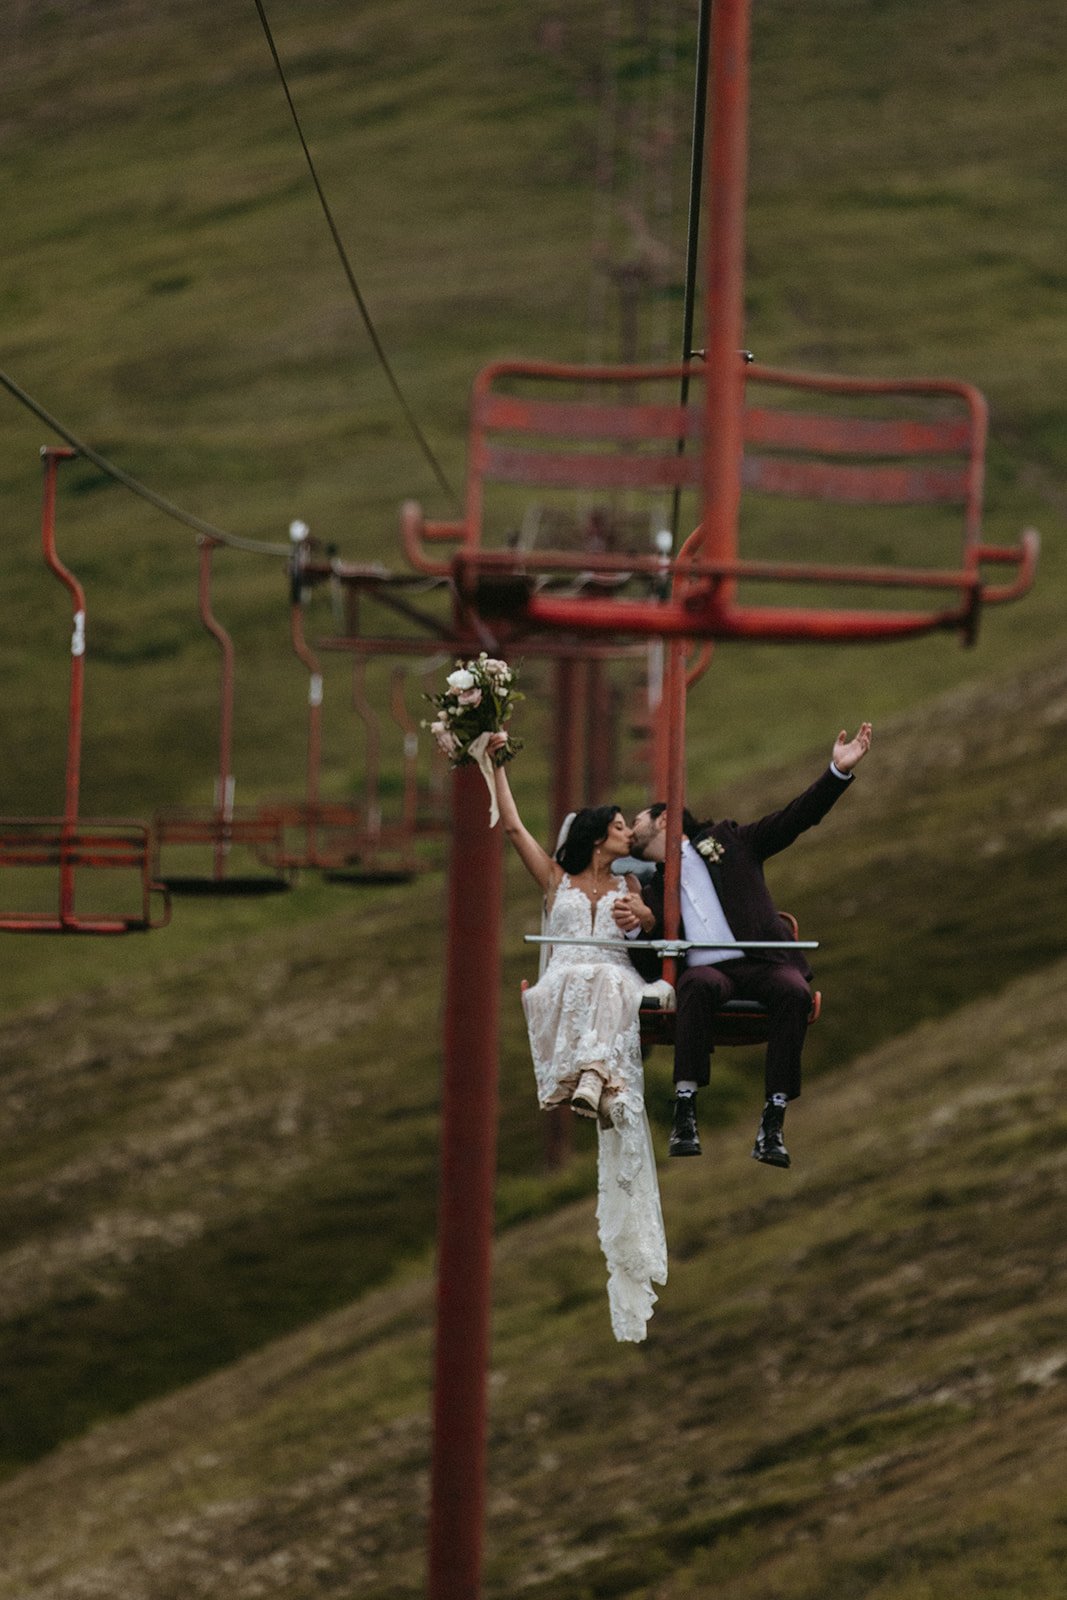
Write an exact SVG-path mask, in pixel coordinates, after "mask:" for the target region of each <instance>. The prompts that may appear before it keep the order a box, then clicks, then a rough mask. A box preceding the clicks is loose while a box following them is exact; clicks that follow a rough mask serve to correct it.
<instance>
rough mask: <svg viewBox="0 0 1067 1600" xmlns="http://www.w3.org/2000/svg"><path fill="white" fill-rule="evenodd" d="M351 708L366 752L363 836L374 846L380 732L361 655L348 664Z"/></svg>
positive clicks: (379, 811) (379, 822) (378, 825)
mask: <svg viewBox="0 0 1067 1600" xmlns="http://www.w3.org/2000/svg"><path fill="white" fill-rule="evenodd" d="M352 706H353V709H354V710H355V712H356V714H357V716H358V717H359V720H360V722H362V724H363V729H364V732H365V734H366V743H367V753H366V764H365V766H364V770H363V783H364V789H363V792H364V797H365V798H364V809H363V825H364V828H365V829H366V833H367V837H368V839H370V840H371V841H373V842H374V843H375V844H376V843H377V842H378V840H379V839H380V837H381V831H382V801H381V788H380V774H381V758H382V733H381V723H380V721H379V719H378V713H377V712H376V711H375V709H374V707H373V706H372V705H371V703H370V700H369V699H368V697H367V663H366V660H365V659H364V657H363V656H356V657H355V658H354V660H353V662H352Z"/></svg>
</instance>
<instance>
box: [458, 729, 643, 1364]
mask: <svg viewBox="0 0 1067 1600" xmlns="http://www.w3.org/2000/svg"><path fill="white" fill-rule="evenodd" d="M504 738H505V736H504V735H503V734H496V735H494V736H493V738H492V739H491V740H490V741H489V750H490V753H492V752H493V751H494V750H497V749H501V748H503V744H504ZM495 779H496V792H497V801H498V804H499V807H500V816H501V819H502V821H503V824H504V830H505V832H506V833H507V836H508V838H509V839H510V840H511V842H512V844H513V845H514V846H515V849H516V851H517V852H518V854H519V857H520V859H521V861H522V863H523V865H524V866H525V867H526V869H527V871H528V872H529V873H530V875H531V876H532V877H533V878H534V879H535V880H536V882H537V884H538V885H539V887H540V889H541V891H542V893H543V894H544V897H545V908H546V923H545V931H546V933H548V934H549V935H553V934H554V935H556V936H557V937H558V938H561V939H562V938H570V939H591V938H592V939H598V940H605V941H609V943H608V944H607V945H585V946H583V945H571V944H559V945H553V946H549V947H547V948H548V949H549V950H550V951H551V954H550V956H549V959H548V962H547V965H546V966H545V967H544V969H543V971H542V975H541V977H540V978H539V979H538V981H537V983H535V984H534V985H533V987H532V988H529V989H527V990H526V991H525V992H524V994H523V1007H524V1009H525V1012H526V1026H527V1029H528V1031H529V1035H530V1050H531V1053H532V1055H533V1063H534V1073H535V1075H536V1078H537V1095H538V1099H539V1101H540V1103H541V1105H542V1106H543V1107H545V1108H548V1107H550V1106H556V1105H560V1104H563V1103H565V1102H569V1103H570V1105H571V1108H572V1110H574V1111H575V1112H576V1113H577V1114H578V1115H579V1116H585V1117H595V1118H596V1119H597V1122H598V1140H599V1175H598V1191H599V1193H598V1203H597V1226H598V1231H599V1235H600V1245H601V1249H602V1250H603V1252H604V1257H605V1260H606V1262H607V1266H608V1303H609V1306H610V1310H611V1326H612V1331H613V1332H614V1334H615V1337H616V1339H622V1340H631V1341H634V1342H639V1341H640V1340H642V1339H644V1337H645V1333H646V1324H647V1322H648V1319H649V1317H650V1316H651V1315H652V1307H653V1305H654V1304H655V1302H656V1294H655V1292H654V1291H653V1288H652V1284H653V1282H655V1283H659V1284H663V1283H666V1281H667V1243H666V1238H665V1236H664V1231H663V1214H662V1212H661V1210H660V1202H659V1187H658V1184H657V1181H656V1162H655V1155H654V1153H653V1149H652V1139H651V1134H650V1132H649V1126H648V1118H647V1116H646V1114H645V1099H644V1071H643V1067H642V1062H641V1039H640V1029H639V1025H638V1016H637V1012H638V1007H639V1005H640V1002H641V993H642V990H643V989H644V987H645V985H644V982H643V980H642V979H641V977H640V976H639V974H638V973H637V972H636V971H635V969H634V967H633V966H632V965H631V963H630V959H629V956H628V955H627V953H626V941H625V939H624V938H623V935H622V932H621V930H620V927H619V926H618V924H617V922H616V914H617V913H619V914H622V912H623V908H625V907H626V906H627V905H628V903H629V899H630V897H631V896H634V895H637V894H638V893H639V889H638V885H637V882H636V880H635V879H632V878H628V879H625V880H624V879H620V878H617V877H615V876H614V875H613V874H612V871H611V866H612V862H614V861H618V860H619V859H620V858H621V857H622V856H625V855H627V854H629V849H630V829H629V828H628V826H627V824H626V820H625V818H624V817H623V815H622V813H621V812H620V811H619V809H618V807H617V806H598V807H595V808H586V809H585V810H582V811H579V812H577V813H576V814H575V815H574V817H573V818H572V819H571V821H570V827H569V829H568V830H567V832H566V836H565V837H564V838H563V839H562V841H561V843H560V846H559V848H558V849H557V851H556V856H555V859H553V858H552V857H551V856H550V855H549V854H548V852H547V851H546V850H544V849H542V847H541V845H540V844H538V842H537V840H536V839H535V838H534V837H533V835H532V834H531V833H530V832H529V831H528V830H527V828H526V827H525V826H524V825H523V822H522V819H521V817H520V816H519V812H518V808H517V806H516V804H515V800H514V797H513V796H512V793H511V787H510V785H509V783H508V779H507V775H506V773H505V771H504V768H503V767H497V768H496V772H495ZM628 920H631V921H632V918H631V919H628Z"/></svg>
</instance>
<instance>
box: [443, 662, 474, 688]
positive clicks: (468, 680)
mask: <svg viewBox="0 0 1067 1600" xmlns="http://www.w3.org/2000/svg"><path fill="white" fill-rule="evenodd" d="M473 685H474V673H473V672H468V671H467V669H466V667H460V668H459V669H458V671H456V672H453V673H451V674H450V675H449V678H448V687H449V688H450V689H455V690H456V691H457V692H458V691H459V690H460V689H470V688H472V687H473Z"/></svg>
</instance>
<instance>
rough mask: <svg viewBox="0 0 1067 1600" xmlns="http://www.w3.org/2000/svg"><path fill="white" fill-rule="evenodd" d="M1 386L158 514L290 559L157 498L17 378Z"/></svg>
mask: <svg viewBox="0 0 1067 1600" xmlns="http://www.w3.org/2000/svg"><path fill="white" fill-rule="evenodd" d="M0 385H2V386H3V387H4V388H5V389H6V390H7V392H8V394H10V395H12V396H13V398H14V399H16V400H18V401H19V402H20V404H21V405H24V406H25V407H26V408H27V410H29V411H32V412H33V414H34V416H35V417H38V418H39V419H40V421H41V422H43V423H44V425H45V427H47V428H51V430H52V432H53V433H56V434H58V435H59V437H60V438H61V439H63V440H65V441H66V443H67V444H69V445H70V447H71V449H72V450H76V451H77V452H78V454H79V455H80V456H84V457H85V459H86V461H91V462H92V464H93V466H94V467H98V468H99V469H100V471H101V472H103V473H105V474H106V475H107V476H108V477H109V478H113V479H114V480H115V482H116V483H121V484H122V486H123V488H125V489H129V490H130V492H131V493H132V494H136V495H139V496H140V498H141V499H142V500H147V501H148V503H149V505H152V506H155V508H156V510H157V511H162V512H163V514H164V516H167V517H173V518H174V519H175V521H176V522H182V523H184V524H185V526H186V527H187V528H192V529H194V530H195V532H197V533H202V534H205V535H206V536H207V537H208V538H209V539H214V540H216V541H217V543H219V544H225V545H229V546H230V547H231V548H232V549H234V550H247V551H249V552H251V554H252V555H259V556H286V557H287V556H288V555H289V548H290V547H289V546H288V545H287V544H268V543H267V542H266V541H265V540H262V539H245V538H242V537H241V535H240V534H236V533H226V532H225V531H224V529H222V528H216V527H215V525H214V524H213V523H211V522H205V521H204V519H203V518H202V517H197V516H194V514H193V513H192V512H191V511H183V510H182V508H181V506H178V505H175V504H174V502H173V500H167V499H166V498H165V497H164V496H163V495H161V494H157V493H156V491H155V490H154V489H150V488H149V487H148V485H147V484H145V483H141V481H140V480H139V479H138V478H134V477H131V475H130V474H129V473H128V472H124V471H123V469H122V468H121V467H116V466H115V464H114V462H113V461H109V460H108V459H107V457H106V456H102V455H101V454H100V453H99V451H97V450H94V449H93V447H92V446H91V445H88V444H86V443H85V441H84V440H82V439H79V438H78V436H77V434H75V433H72V432H71V431H70V429H69V428H66V427H64V425H63V423H62V422H60V421H59V420H58V419H57V418H56V417H53V416H52V414H51V413H50V412H48V411H46V410H45V408H44V406H42V405H40V404H39V403H38V401H36V400H35V399H34V398H33V396H32V395H30V394H27V393H26V391H25V389H23V388H21V387H20V385H19V384H17V383H16V382H15V380H14V378H11V377H9V376H8V374H7V373H6V372H2V371H0Z"/></svg>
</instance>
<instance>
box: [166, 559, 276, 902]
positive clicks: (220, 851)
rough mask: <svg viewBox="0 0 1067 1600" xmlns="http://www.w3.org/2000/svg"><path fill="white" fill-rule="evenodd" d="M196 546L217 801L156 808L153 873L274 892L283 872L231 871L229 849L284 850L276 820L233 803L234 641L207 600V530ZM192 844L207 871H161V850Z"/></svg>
mask: <svg viewBox="0 0 1067 1600" xmlns="http://www.w3.org/2000/svg"><path fill="white" fill-rule="evenodd" d="M197 542H198V544H199V546H200V562H199V583H198V598H199V607H200V620H201V622H202V623H203V625H204V627H205V629H206V630H207V632H208V633H209V634H210V635H211V637H212V638H213V639H214V640H215V642H216V644H217V645H218V647H219V655H220V681H219V770H218V776H217V777H216V779H215V803H214V805H213V806H211V807H210V808H198V807H193V806H182V807H176V806H172V807H169V808H166V809H164V810H161V811H159V812H157V813H156V818H155V873H156V876H157V877H158V878H159V880H160V882H162V883H165V884H166V885H167V887H168V888H169V889H170V891H171V893H172V894H189V895H193V894H197V895H259V894H275V893H278V892H280V891H282V890H285V889H289V888H291V887H292V880H291V877H290V876H289V875H288V874H285V873H278V872H274V873H267V872H264V871H256V872H242V873H235V872H234V871H233V870H232V862H231V852H232V851H233V850H234V849H240V850H243V851H245V852H247V853H249V854H250V855H251V857H252V859H253V860H256V861H260V862H263V861H277V860H278V859H279V858H280V856H281V853H282V829H281V824H280V822H279V821H278V820H277V819H276V818H273V817H269V816H265V815H263V813H262V812H261V811H260V810H259V809H258V808H256V807H252V806H248V807H244V808H243V809H239V808H238V807H236V806H235V805H234V803H233V798H234V778H233V771H232V761H233V700H234V647H233V640H232V639H231V637H230V635H229V633H228V632H227V631H226V629H225V628H224V627H223V626H222V624H221V623H220V622H219V621H218V619H217V617H216V616H215V615H214V612H213V610H212V606H211V574H212V557H213V555H214V551H215V546H216V545H217V543H218V540H216V539H212V538H210V537H208V536H206V535H203V534H202V535H200V536H199V538H198V541H197ZM176 849H181V850H190V849H195V850H197V851H198V853H200V854H203V853H204V852H205V851H209V852H210V856H211V871H210V872H209V873H184V874H176V873H173V872H164V871H163V867H162V853H163V851H164V850H166V851H167V852H168V853H169V854H172V853H173V851H174V850H176Z"/></svg>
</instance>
